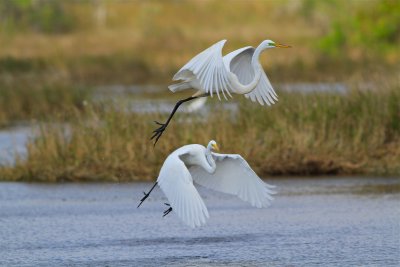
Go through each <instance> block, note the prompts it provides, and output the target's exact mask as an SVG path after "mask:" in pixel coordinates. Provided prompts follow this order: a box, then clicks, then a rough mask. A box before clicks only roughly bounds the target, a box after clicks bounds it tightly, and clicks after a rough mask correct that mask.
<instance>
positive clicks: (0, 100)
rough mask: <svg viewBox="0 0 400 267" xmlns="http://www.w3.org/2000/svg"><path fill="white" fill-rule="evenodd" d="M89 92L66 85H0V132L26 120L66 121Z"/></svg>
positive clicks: (33, 81)
mask: <svg viewBox="0 0 400 267" xmlns="http://www.w3.org/2000/svg"><path fill="white" fill-rule="evenodd" d="M90 96H91V89H89V88H87V87H82V86H76V85H75V86H73V85H71V84H66V83H54V82H52V81H40V80H38V79H18V80H17V81H12V82H8V83H0V128H1V127H5V126H8V125H10V124H12V123H16V122H20V121H27V120H46V119H52V120H54V119H55V118H57V119H59V120H67V119H68V117H69V116H70V113H71V112H72V111H73V110H74V109H79V110H82V108H83V104H84V101H86V100H88V99H89V98H90Z"/></svg>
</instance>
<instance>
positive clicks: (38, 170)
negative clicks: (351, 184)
mask: <svg viewBox="0 0 400 267" xmlns="http://www.w3.org/2000/svg"><path fill="white" fill-rule="evenodd" d="M399 92H400V90H399V87H398V86H397V87H392V88H391V89H385V90H383V89H381V90H380V92H379V93H377V92H374V91H368V92H360V91H358V90H354V91H352V92H350V93H349V94H348V95H336V94H319V93H315V94H307V95H303V94H299V93H291V94H284V93H281V94H280V95H281V97H280V101H279V103H278V104H277V105H274V106H273V107H271V108H268V109H265V108H261V107H258V106H256V105H253V104H251V103H250V102H247V101H245V100H243V101H241V102H240V112H239V113H238V116H237V118H235V119H234V118H232V116H231V114H230V113H229V112H227V111H223V110H214V111H213V113H214V114H218V115H217V116H210V117H209V118H208V120H207V121H204V120H203V119H204V118H201V117H194V115H188V114H183V115H178V116H177V117H176V118H175V121H174V122H173V123H172V124H171V125H170V127H169V129H168V130H167V132H166V133H165V134H164V136H163V137H162V139H161V140H160V141H159V143H158V144H157V146H156V147H155V148H153V146H152V144H151V142H150V141H149V139H148V138H149V135H150V133H151V131H152V130H153V129H154V126H155V125H154V124H153V123H152V121H153V120H154V119H157V120H162V119H165V115H163V116H161V115H156V114H149V115H137V114H127V113H124V112H120V111H118V110H109V109H108V110H107V111H104V110H101V109H98V108H96V107H91V106H87V107H86V109H87V110H86V115H87V116H82V113H81V112H76V113H75V116H74V117H75V119H74V120H72V121H71V123H70V126H69V127H68V129H67V130H66V129H60V128H59V127H51V126H43V127H42V129H41V132H40V135H39V136H38V137H37V138H36V139H35V140H33V141H32V142H31V143H30V144H29V145H28V158H27V159H26V160H20V161H18V162H17V164H16V166H15V167H3V168H1V169H0V177H2V179H4V180H18V181H19V180H23V181H45V182H56V181H143V180H152V179H155V178H156V177H157V174H158V170H159V168H160V167H161V164H162V162H163V161H164V159H165V157H166V156H167V155H168V154H169V153H171V152H172V151H173V150H174V149H176V148H177V147H179V146H182V145H184V144H189V143H200V144H206V143H207V142H208V141H209V139H215V140H217V142H218V143H219V144H220V146H221V148H222V151H223V152H226V153H239V154H241V155H243V156H244V157H245V158H246V159H248V161H249V163H250V164H251V165H252V166H253V167H254V168H255V170H256V171H257V172H258V173H259V174H260V175H262V176H264V175H310V174H380V175H389V174H399V173H400V105H399V103H400V93H399ZM213 101H215V100H213ZM212 104H214V103H212ZM214 106H218V105H217V104H216V103H215V105H214ZM189 117H190V119H191V120H193V121H191V123H187V119H189Z"/></svg>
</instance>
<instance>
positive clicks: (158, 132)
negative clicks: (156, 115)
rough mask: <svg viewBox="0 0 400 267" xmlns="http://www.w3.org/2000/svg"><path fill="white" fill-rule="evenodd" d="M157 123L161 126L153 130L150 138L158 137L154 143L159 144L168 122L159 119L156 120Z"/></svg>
mask: <svg viewBox="0 0 400 267" xmlns="http://www.w3.org/2000/svg"><path fill="white" fill-rule="evenodd" d="M154 122H155V123H156V124H158V125H160V127H159V128H157V129H155V130H154V131H153V136H152V137H151V138H150V140H153V139H154V138H155V139H156V140H155V141H154V145H156V144H157V142H158V139H160V137H161V135H162V134H163V133H164V131H165V129H166V128H167V124H166V123H160V122H158V121H154Z"/></svg>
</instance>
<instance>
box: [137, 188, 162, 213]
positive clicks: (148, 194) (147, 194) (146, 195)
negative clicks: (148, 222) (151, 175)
mask: <svg viewBox="0 0 400 267" xmlns="http://www.w3.org/2000/svg"><path fill="white" fill-rule="evenodd" d="M156 185H157V182H155V183H154V185H153V187H152V188H151V189H150V191H149V192H148V193H146V192H143V194H144V197H143V198H142V199H141V200H140V203H139V205H138V206H137V208H139V207H140V205H142V203H143V201H145V200H146V198H148V197H149V196H150V193H151V191H153V189H154V187H156Z"/></svg>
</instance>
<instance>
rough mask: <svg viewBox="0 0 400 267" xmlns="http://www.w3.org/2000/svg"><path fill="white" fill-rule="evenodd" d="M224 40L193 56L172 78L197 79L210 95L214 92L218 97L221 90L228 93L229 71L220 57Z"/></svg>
mask: <svg viewBox="0 0 400 267" xmlns="http://www.w3.org/2000/svg"><path fill="white" fill-rule="evenodd" d="M225 42H226V40H222V41H219V42H218V43H216V44H214V45H212V46H211V47H209V48H208V49H206V50H204V51H203V52H201V53H200V54H198V55H197V56H195V57H194V58H193V59H191V60H190V61H189V62H188V63H186V65H184V66H183V67H182V68H181V69H180V70H179V71H178V72H177V73H176V74H175V75H174V77H173V80H174V81H176V80H184V81H188V80H190V81H192V80H197V82H198V83H199V84H200V85H201V87H202V88H204V90H205V91H206V93H208V94H210V96H213V94H214V93H216V94H217V96H218V98H219V99H220V93H222V92H223V90H225V91H226V92H227V93H228V95H230V94H229V91H231V92H232V86H231V84H230V80H229V74H230V73H229V71H228V69H227V68H226V66H225V64H224V61H223V57H222V48H223V47H224V44H225Z"/></svg>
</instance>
